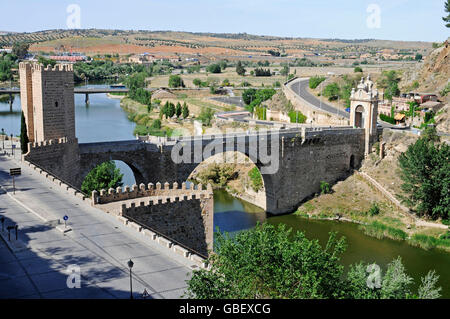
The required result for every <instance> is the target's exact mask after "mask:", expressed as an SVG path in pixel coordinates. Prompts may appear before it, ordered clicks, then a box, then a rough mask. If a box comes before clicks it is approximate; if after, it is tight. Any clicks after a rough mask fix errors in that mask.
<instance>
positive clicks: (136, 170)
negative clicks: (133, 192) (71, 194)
mask: <svg viewBox="0 0 450 319" xmlns="http://www.w3.org/2000/svg"><path fill="white" fill-rule="evenodd" d="M111 160H112V161H121V162H123V163H125V164H126V165H127V166H128V167H129V168H130V169H131V171H132V172H133V175H134V179H135V180H136V184H137V185H139V184H141V183H148V182H149V181H148V179H147V178H145V176H144V174H145V173H144V171H143V170H142V169H140V167H138V166H137V165H136V163H133V162H131V161H129V160H127V159H126V158H123V157H121V156H117V157H116V156H114V157H109V158H108V157H100V158H98V159H96V160H92V161H89V162H88V163H85V165H82V167H81V170H80V174H79V176H78V178H79V179H78V182H77V184H78V185H77V186H79V187H80V188H81V184H82V183H83V181H84V179H85V178H86V176H87V175H88V174H89V172H90V171H91V170H93V169H94V168H95V167H97V166H98V165H100V164H102V163H104V162H108V161H111Z"/></svg>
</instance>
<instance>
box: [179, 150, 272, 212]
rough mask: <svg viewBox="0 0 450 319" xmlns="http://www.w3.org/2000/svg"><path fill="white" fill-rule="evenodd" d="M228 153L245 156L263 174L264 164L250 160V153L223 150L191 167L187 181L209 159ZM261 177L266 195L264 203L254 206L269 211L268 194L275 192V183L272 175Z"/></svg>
mask: <svg viewBox="0 0 450 319" xmlns="http://www.w3.org/2000/svg"><path fill="white" fill-rule="evenodd" d="M226 153H233V154H241V155H243V156H244V157H245V158H247V159H248V160H249V162H250V163H252V164H253V165H255V166H256V167H257V168H258V170H259V172H260V173H261V168H262V167H263V164H262V163H261V162H260V161H256V162H255V161H253V160H252V159H251V158H250V156H249V154H248V152H242V151H237V150H223V151H222V152H218V153H214V154H211V155H210V156H208V157H206V158H204V159H203V161H202V162H200V163H196V164H195V166H194V168H192V166H191V167H190V168H189V169H190V170H191V172H190V173H189V175H188V176H187V177H186V179H188V178H189V176H191V174H192V172H193V171H194V170H196V169H197V168H198V167H199V166H200V165H201V164H203V163H204V162H205V161H207V160H208V159H211V158H212V157H216V156H221V155H224V156H225V154H226ZM233 163H234V162H229V164H233ZM225 164H228V163H225ZM237 164H239V163H237ZM261 176H262V179H263V190H264V194H265V198H264V203H258V204H256V203H253V204H256V205H257V206H259V207H261V208H263V209H265V210H267V207H268V205H269V203H268V202H267V192H268V191H269V192H273V189H272V187H273V185H274V183H273V180H272V175H270V174H262V173H261Z"/></svg>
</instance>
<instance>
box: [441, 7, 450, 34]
mask: <svg viewBox="0 0 450 319" xmlns="http://www.w3.org/2000/svg"><path fill="white" fill-rule="evenodd" d="M444 9H445V12H447V16H446V17H443V18H442V20H444V22H446V24H445V26H446V27H447V28H450V0H447V2H445V4H444Z"/></svg>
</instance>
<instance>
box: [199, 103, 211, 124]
mask: <svg viewBox="0 0 450 319" xmlns="http://www.w3.org/2000/svg"><path fill="white" fill-rule="evenodd" d="M213 116H214V110H213V109H211V108H210V107H203V108H202V111H201V112H200V114H199V115H198V119H199V120H200V121H201V122H202V124H203V125H206V126H210V125H211V120H212V118H213Z"/></svg>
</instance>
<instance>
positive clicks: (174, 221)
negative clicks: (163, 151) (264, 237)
mask: <svg viewBox="0 0 450 319" xmlns="http://www.w3.org/2000/svg"><path fill="white" fill-rule="evenodd" d="M169 186H170V185H169V184H168V183H165V184H164V188H163V187H162V185H161V183H156V187H154V185H153V184H149V186H148V188H146V187H145V185H143V184H142V185H140V187H138V186H137V185H133V187H132V188H131V189H130V187H129V186H126V187H125V190H124V191H122V189H121V188H120V187H118V188H117V189H116V190H114V189H112V188H111V189H109V190H108V191H106V190H102V191H101V192H100V194H99V193H98V192H97V191H93V192H92V205H93V206H95V207H97V208H99V209H101V210H103V211H105V212H107V213H110V214H113V215H118V216H122V217H124V218H127V219H129V220H131V221H132V222H135V223H138V224H139V225H143V226H142V227H145V228H147V229H149V230H151V231H153V232H155V233H156V234H160V235H162V236H164V237H166V238H167V239H168V240H169V241H171V242H174V243H177V244H178V245H181V246H185V247H187V248H189V249H192V250H193V251H194V252H196V253H200V254H201V255H203V256H207V254H208V250H212V248H213V231H214V229H213V219H214V196H213V191H212V187H211V185H208V186H207V187H206V189H203V186H202V184H198V185H193V184H192V185H191V187H190V188H187V187H186V184H185V183H183V184H182V185H181V188H179V187H178V183H174V184H173V187H172V188H170V187H169ZM169 248H170V247H169Z"/></svg>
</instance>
